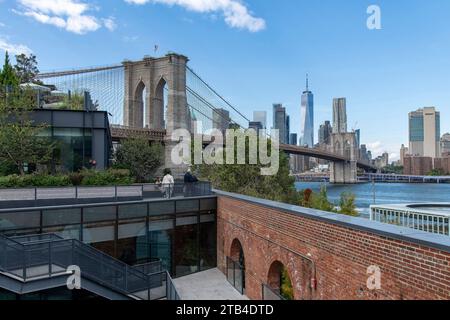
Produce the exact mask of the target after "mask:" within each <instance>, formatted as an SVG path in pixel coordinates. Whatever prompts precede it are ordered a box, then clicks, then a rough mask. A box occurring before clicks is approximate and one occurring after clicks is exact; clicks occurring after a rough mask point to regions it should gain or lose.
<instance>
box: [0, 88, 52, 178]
mask: <svg viewBox="0 0 450 320" xmlns="http://www.w3.org/2000/svg"><path fill="white" fill-rule="evenodd" d="M34 100H35V95H34V94H33V92H31V91H28V90H25V91H24V90H20V89H19V88H17V87H16V88H15V89H13V91H11V88H9V89H8V92H5V90H4V89H3V90H2V89H0V162H3V163H8V164H13V165H14V166H15V167H16V168H17V170H18V171H19V173H20V174H21V175H24V174H25V167H26V165H30V164H35V165H41V164H48V162H49V161H50V159H51V157H52V154H53V150H54V148H55V145H54V143H52V142H51V141H50V139H49V138H48V137H46V136H45V131H44V130H45V128H46V125H35V124H34V123H33V121H32V120H31V112H32V110H33V106H34V105H35V101H34Z"/></svg>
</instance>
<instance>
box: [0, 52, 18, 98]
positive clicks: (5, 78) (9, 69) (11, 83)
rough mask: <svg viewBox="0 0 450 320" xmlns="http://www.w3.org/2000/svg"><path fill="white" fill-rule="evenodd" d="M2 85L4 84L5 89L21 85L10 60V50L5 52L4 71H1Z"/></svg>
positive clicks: (0, 82) (0, 83)
mask: <svg viewBox="0 0 450 320" xmlns="http://www.w3.org/2000/svg"><path fill="white" fill-rule="evenodd" d="M0 85H1V86H2V89H3V90H4V89H5V88H7V89H8V90H10V89H14V88H15V87H17V86H18V85H19V79H18V77H17V75H16V73H15V71H14V68H13V66H12V65H11V62H10V60H9V54H8V51H7V52H6V54H5V62H4V64H3V68H2V71H1V72H0Z"/></svg>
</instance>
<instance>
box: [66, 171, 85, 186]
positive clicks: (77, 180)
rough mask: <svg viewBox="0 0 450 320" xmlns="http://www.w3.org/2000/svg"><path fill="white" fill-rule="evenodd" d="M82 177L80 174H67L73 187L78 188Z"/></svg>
mask: <svg viewBox="0 0 450 320" xmlns="http://www.w3.org/2000/svg"><path fill="white" fill-rule="evenodd" d="M83 179H84V176H83V175H82V174H81V173H80V172H73V173H69V180H70V182H71V183H72V185H74V186H80V185H81V183H82V182H83Z"/></svg>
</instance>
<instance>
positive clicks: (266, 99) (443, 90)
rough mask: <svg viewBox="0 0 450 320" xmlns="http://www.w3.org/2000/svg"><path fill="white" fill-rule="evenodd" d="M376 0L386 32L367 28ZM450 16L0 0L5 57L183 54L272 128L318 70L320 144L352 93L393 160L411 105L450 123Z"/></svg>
mask: <svg viewBox="0 0 450 320" xmlns="http://www.w3.org/2000/svg"><path fill="white" fill-rule="evenodd" d="M370 5H378V6H379V8H380V10H381V29H377V30H370V29H369V28H367V24H366V21H367V19H368V18H369V16H370V14H368V13H367V9H368V7H369V6H370ZM449 14H450V1H448V0H395V1H392V0H370V1H367V0H264V1H263V0H245V1H241V0H108V1H100V0H0V54H1V55H3V52H2V51H5V50H9V51H10V53H12V54H16V53H21V52H25V53H33V54H35V55H36V56H37V57H38V61H39V67H40V69H41V70H42V71H48V70H55V69H56V70H62V69H68V68H78V67H86V66H101V65H109V64H116V63H120V62H121V61H123V60H125V59H131V60H139V59H141V58H142V57H143V56H144V55H155V56H159V55H164V54H165V53H167V52H169V51H173V52H177V53H181V54H184V55H186V56H188V57H189V59H190V62H189V65H190V67H191V68H193V69H194V70H195V71H196V72H197V73H198V74H200V75H201V77H202V78H203V79H205V80H206V81H207V82H208V83H209V84H211V85H212V86H213V87H214V88H215V89H216V90H217V91H218V92H220V93H221V94H222V95H223V96H224V97H226V98H227V100H229V101H230V102H231V103H232V104H233V105H235V106H237V107H238V108H239V110H240V111H241V112H243V113H244V114H245V115H247V117H248V118H252V113H253V111H254V110H265V111H267V112H268V116H269V124H270V123H271V118H272V104H273V103H278V102H280V103H283V105H284V106H285V107H286V108H287V112H288V114H289V115H290V116H291V131H292V132H300V101H301V93H302V91H303V90H304V88H305V75H306V73H308V74H309V79H310V80H309V82H310V90H311V91H313V93H314V95H315V131H316V141H317V129H318V127H319V125H320V124H321V123H323V122H324V121H325V120H331V118H332V100H333V98H335V97H346V98H347V113H348V126H349V129H350V130H351V129H357V128H360V129H361V143H365V144H367V145H368V146H369V149H371V150H372V151H373V153H374V155H380V154H381V153H382V152H384V151H387V152H389V153H390V154H391V158H392V159H393V160H395V159H398V156H399V149H400V146H401V144H407V143H408V112H410V111H413V110H416V109H418V108H420V107H424V106H435V107H436V108H437V109H438V110H439V111H440V112H441V133H442V134H444V133H445V132H449V131H450V88H449V84H450V59H449V57H450V24H449V23H448V19H449ZM155 45H157V46H158V51H157V52H156V53H155V52H154V48H155Z"/></svg>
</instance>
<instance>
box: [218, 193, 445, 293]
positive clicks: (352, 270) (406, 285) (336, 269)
mask: <svg viewBox="0 0 450 320" xmlns="http://www.w3.org/2000/svg"><path fill="white" fill-rule="evenodd" d="M217 213H218V225H217V234H218V238H217V240H218V241H217V245H218V247H217V256H218V260H217V263H218V267H219V269H220V270H221V271H222V272H223V273H225V274H229V271H230V269H229V264H228V261H229V259H233V260H235V261H241V262H243V261H245V262H244V266H243V270H244V271H243V273H244V275H245V276H244V277H243V279H244V280H243V281H242V282H243V284H242V286H243V287H244V288H245V289H244V291H245V294H246V295H247V296H248V297H249V298H250V299H258V300H259V299H262V298H264V295H265V292H266V288H267V287H271V288H277V287H278V288H279V286H280V270H283V267H284V268H285V269H284V270H287V273H288V274H289V277H290V279H291V282H292V286H293V291H294V298H295V299H297V300H310V299H312V300H330V299H331V300H335V299H345V300H347V299H348V300H354V299H379V300H384V299H398V300H403V299H404V300H409V299H419V300H421V299H444V300H448V299H450V267H449V262H450V247H449V241H448V237H446V236H442V235H432V234H430V235H428V234H425V233H421V232H417V230H408V229H407V228H401V227H398V226H393V225H386V224H381V223H376V222H369V221H366V220H364V219H361V218H353V217H348V216H342V215H336V214H331V213H325V212H320V211H316V210H309V209H306V208H300V207H295V206H291V205H285V204H280V203H276V202H271V201H266V200H261V199H256V198H251V197H246V196H242V195H236V194H230V193H224V192H219V195H218V212H217ZM372 267H377V268H380V272H381V288H379V289H377V290H373V288H372V289H369V287H368V285H367V283H368V278H369V276H370V268H372ZM235 274H236V273H235ZM240 285H241V282H240Z"/></svg>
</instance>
